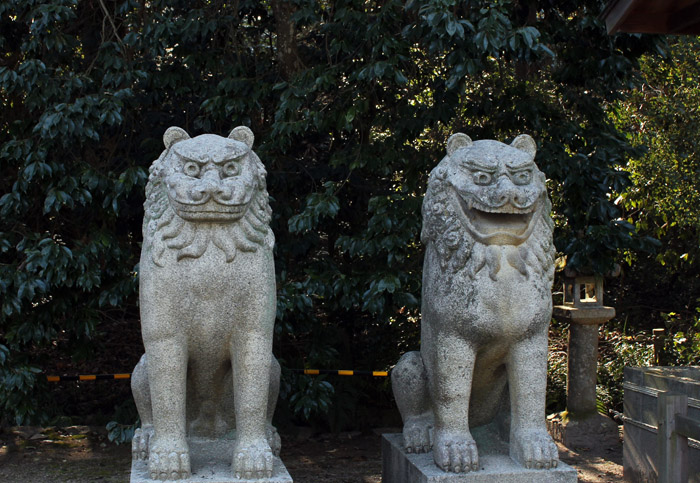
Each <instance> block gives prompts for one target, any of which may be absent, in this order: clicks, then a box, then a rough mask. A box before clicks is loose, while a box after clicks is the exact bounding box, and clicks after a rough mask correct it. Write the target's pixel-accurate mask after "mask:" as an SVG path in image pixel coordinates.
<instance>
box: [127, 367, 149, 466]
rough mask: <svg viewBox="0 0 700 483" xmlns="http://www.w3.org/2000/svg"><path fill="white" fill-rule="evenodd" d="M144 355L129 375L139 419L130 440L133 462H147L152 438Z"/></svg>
mask: <svg viewBox="0 0 700 483" xmlns="http://www.w3.org/2000/svg"><path fill="white" fill-rule="evenodd" d="M146 364H147V358H146V354H144V355H142V356H141V359H139V362H138V364H136V367H134V371H133V373H132V375H131V392H132V394H133V395H134V402H135V403H136V410H137V411H138V413H139V418H140V419H141V427H140V428H139V429H137V430H136V431H135V432H134V437H133V439H132V440H131V456H132V458H133V459H135V460H148V443H149V440H150V439H151V436H153V410H152V409H151V388H150V387H149V385H148V370H147V367H146Z"/></svg>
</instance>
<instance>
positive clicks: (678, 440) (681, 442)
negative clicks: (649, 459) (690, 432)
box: [657, 392, 688, 483]
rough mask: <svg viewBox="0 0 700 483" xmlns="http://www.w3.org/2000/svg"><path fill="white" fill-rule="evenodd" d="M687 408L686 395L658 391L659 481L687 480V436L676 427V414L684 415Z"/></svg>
mask: <svg viewBox="0 0 700 483" xmlns="http://www.w3.org/2000/svg"><path fill="white" fill-rule="evenodd" d="M687 410H688V396H686V395H685V394H677V393H672V392H662V393H659V398H658V408H657V411H658V413H657V414H658V442H657V444H658V449H659V465H658V469H659V483H687V482H688V438H687V437H686V436H684V435H683V434H681V433H680V432H679V431H678V428H677V427H676V415H681V416H685V415H686V412H687Z"/></svg>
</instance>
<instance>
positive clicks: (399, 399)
mask: <svg viewBox="0 0 700 483" xmlns="http://www.w3.org/2000/svg"><path fill="white" fill-rule="evenodd" d="M391 387H392V389H393V391H394V398H395V399H396V405H397V406H398V407H399V412H400V413H401V419H402V420H403V440H404V447H405V448H406V452H407V453H426V452H428V451H430V450H431V448H432V445H433V421H434V417H433V412H432V409H431V408H430V392H429V389H428V375H427V373H426V371H425V366H424V365H423V358H422V357H421V355H420V352H418V351H413V352H407V353H406V354H404V355H403V356H402V357H401V359H399V362H398V363H397V364H396V367H394V369H393V370H392V371H391Z"/></svg>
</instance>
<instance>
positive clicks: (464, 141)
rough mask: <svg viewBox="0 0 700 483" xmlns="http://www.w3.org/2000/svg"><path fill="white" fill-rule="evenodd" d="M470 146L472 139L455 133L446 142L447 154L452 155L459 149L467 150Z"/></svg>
mask: <svg viewBox="0 0 700 483" xmlns="http://www.w3.org/2000/svg"><path fill="white" fill-rule="evenodd" d="M471 145H472V138H470V137H469V136H467V135H466V134H463V133H461V132H458V133H455V134H453V135H452V136H450V139H448V140H447V154H449V155H452V153H454V152H455V151H457V150H458V149H459V148H467V147H469V146H471Z"/></svg>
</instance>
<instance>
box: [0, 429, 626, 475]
mask: <svg viewBox="0 0 700 483" xmlns="http://www.w3.org/2000/svg"><path fill="white" fill-rule="evenodd" d="M381 432H382V431H381V430H376V431H374V432H371V433H367V434H364V433H360V432H353V433H340V434H321V435H312V434H310V433H309V432H308V431H303V430H302V431H299V432H298V434H297V435H296V436H288V435H283V445H282V459H283V461H284V463H285V465H286V466H287V469H288V470H289V473H290V474H291V476H292V478H293V479H294V482H295V483H318V482H324V483H379V482H380V481H381V471H382V469H381V466H382V463H381V452H380V436H379V434H380V433H381ZM559 450H560V455H561V459H562V461H564V462H566V463H567V464H569V465H571V466H573V467H575V468H576V469H577V471H578V474H579V481H580V482H582V483H589V482H590V483H593V482H620V481H622V444H619V445H616V446H615V447H611V448H574V449H567V448H565V447H564V446H561V445H560V446H559ZM130 464H131V448H130V446H129V445H114V444H112V443H110V442H109V441H108V440H107V435H106V431H105V430H104V428H102V427H94V426H71V427H67V428H37V427H15V428H6V429H5V430H3V431H2V432H0V481H2V482H7V483H15V482H17V483H25V482H28V483H33V482H37V483H48V482H73V483H86V482H95V481H99V482H120V483H126V482H128V481H129V474H130Z"/></svg>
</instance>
